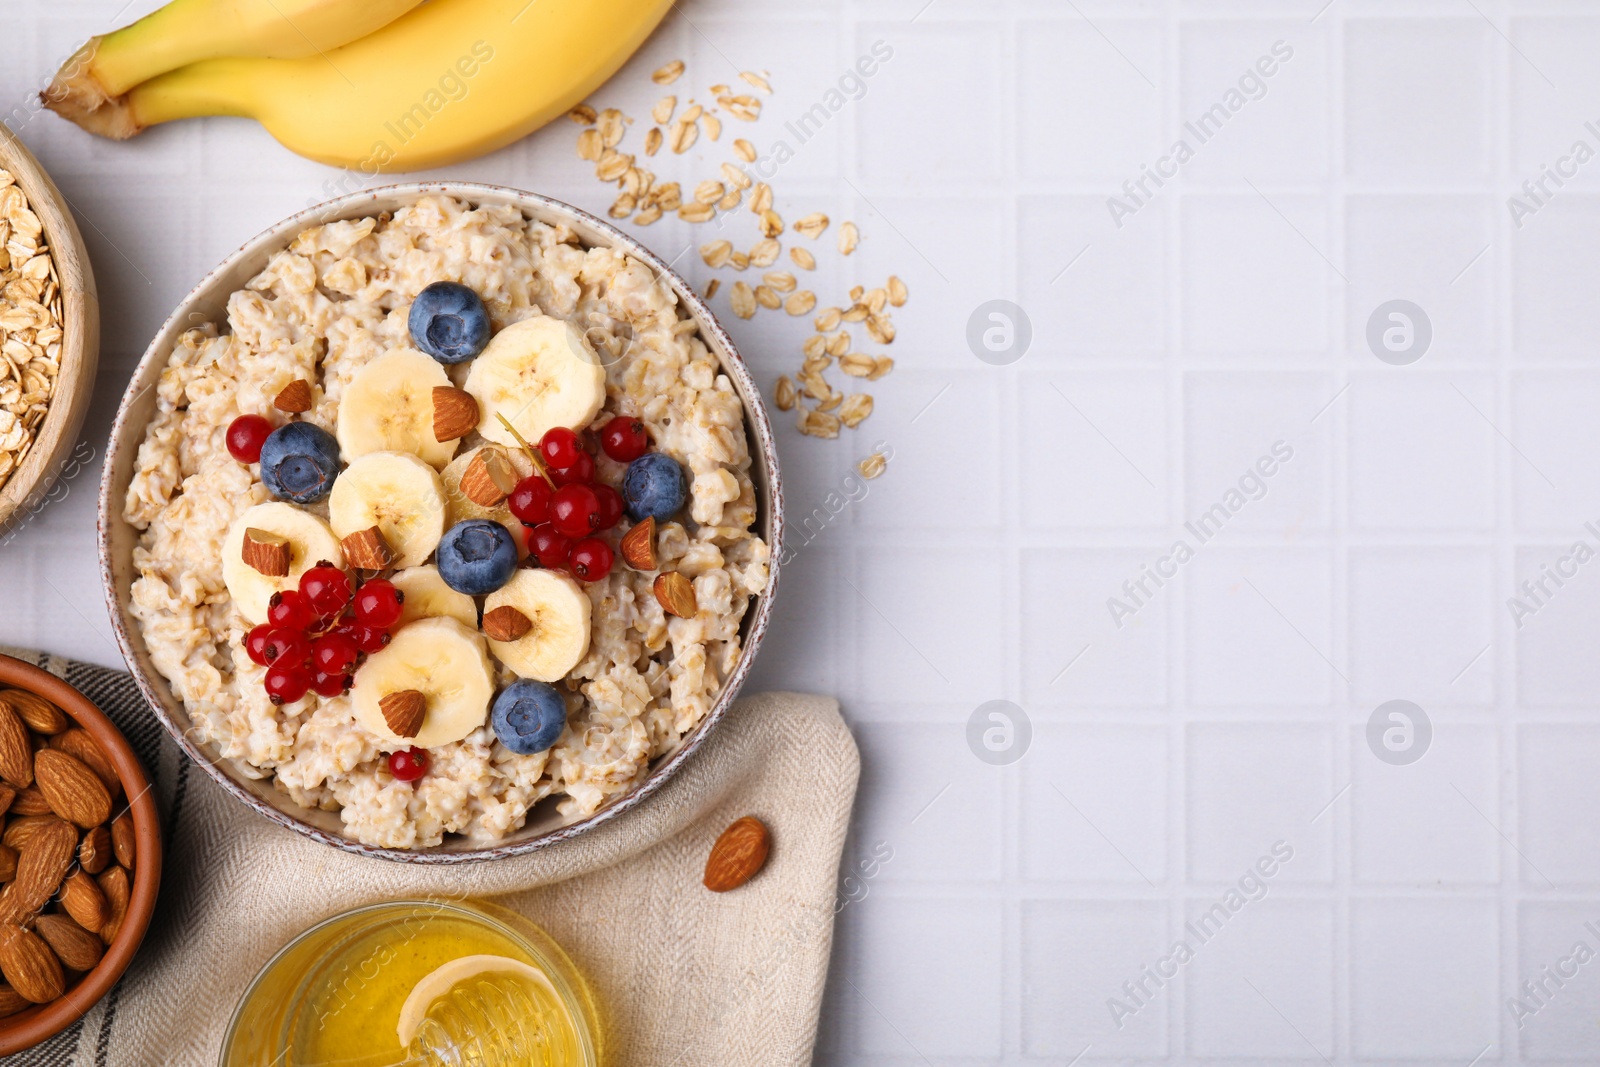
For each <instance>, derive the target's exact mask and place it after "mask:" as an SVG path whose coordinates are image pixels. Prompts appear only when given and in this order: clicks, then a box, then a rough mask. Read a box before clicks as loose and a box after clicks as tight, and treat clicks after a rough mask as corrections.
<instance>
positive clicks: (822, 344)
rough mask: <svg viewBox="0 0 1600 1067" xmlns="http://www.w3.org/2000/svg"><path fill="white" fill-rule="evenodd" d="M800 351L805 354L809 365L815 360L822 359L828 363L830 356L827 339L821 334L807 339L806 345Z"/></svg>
mask: <svg viewBox="0 0 1600 1067" xmlns="http://www.w3.org/2000/svg"><path fill="white" fill-rule="evenodd" d="M800 351H801V352H804V353H805V357H806V362H808V363H809V362H811V361H812V360H814V359H821V360H823V361H824V362H826V360H827V355H828V351H827V338H825V337H823V336H822V335H821V334H813V335H812V336H810V337H807V338H806V340H805V344H803V345H801V346H800Z"/></svg>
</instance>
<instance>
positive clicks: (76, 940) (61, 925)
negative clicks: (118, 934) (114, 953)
mask: <svg viewBox="0 0 1600 1067" xmlns="http://www.w3.org/2000/svg"><path fill="white" fill-rule="evenodd" d="M33 928H34V930H35V931H37V932H38V934H39V936H40V937H42V938H44V941H45V943H46V944H47V945H49V946H50V948H51V950H52V951H54V952H55V954H56V958H57V959H59V960H60V961H61V963H62V965H63V966H64V967H66V968H67V970H69V971H92V970H94V968H95V964H97V963H99V962H100V957H101V956H102V955H103V954H104V953H105V948H104V946H102V945H101V944H100V939H99V938H98V937H96V936H95V935H94V934H93V933H91V932H90V931H88V930H85V929H84V928H83V927H81V926H79V925H78V924H77V923H75V922H73V921H72V920H71V919H69V918H67V917H66V916H65V915H41V916H39V921H38V922H36V923H34V924H33Z"/></svg>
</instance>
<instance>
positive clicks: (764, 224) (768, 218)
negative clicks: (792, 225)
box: [757, 208, 783, 237]
mask: <svg viewBox="0 0 1600 1067" xmlns="http://www.w3.org/2000/svg"><path fill="white" fill-rule="evenodd" d="M757 226H758V227H759V228H760V230H761V236H763V237H776V236H778V235H779V234H780V233H782V232H783V216H782V215H779V214H778V213H777V212H776V211H773V210H772V209H771V208H768V209H767V210H766V211H763V212H762V213H761V218H760V220H759V221H758V222H757Z"/></svg>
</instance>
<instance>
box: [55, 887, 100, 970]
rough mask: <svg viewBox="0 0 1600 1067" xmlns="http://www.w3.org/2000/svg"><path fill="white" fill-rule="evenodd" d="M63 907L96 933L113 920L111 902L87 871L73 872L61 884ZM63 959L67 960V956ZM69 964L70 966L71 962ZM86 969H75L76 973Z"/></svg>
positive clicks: (78, 922)
mask: <svg viewBox="0 0 1600 1067" xmlns="http://www.w3.org/2000/svg"><path fill="white" fill-rule="evenodd" d="M61 907H62V908H64V909H65V910H66V913H67V914H68V915H70V916H72V918H73V920H74V921H75V922H76V923H77V924H78V925H79V926H81V927H83V928H84V929H85V930H93V931H95V932H96V933H98V932H99V930H100V928H101V927H102V926H104V925H105V924H106V920H107V919H109V918H111V903H110V901H108V900H106V895H105V894H104V893H102V892H101V891H100V884H99V883H98V882H96V881H95V880H94V879H93V878H91V877H90V876H89V874H88V872H86V871H73V872H72V873H71V874H70V875H68V876H67V880H66V881H65V882H62V883H61ZM97 943H98V942H97ZM52 944H54V942H52ZM61 958H62V959H63V960H65V959H66V957H65V956H63V957H61ZM68 962H69V965H70V961H68ZM84 969H85V968H82V967H74V968H73V970H75V971H81V970H84Z"/></svg>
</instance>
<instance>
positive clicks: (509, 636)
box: [483, 604, 533, 641]
mask: <svg viewBox="0 0 1600 1067" xmlns="http://www.w3.org/2000/svg"><path fill="white" fill-rule="evenodd" d="M531 629H533V621H532V620H531V619H529V618H528V617H527V616H526V615H524V614H523V613H522V612H520V611H518V610H517V609H516V608H514V607H512V606H511V605H510V604H502V605H501V606H500V607H498V608H495V609H494V610H493V611H490V612H485V613H484V616H483V632H484V634H486V635H487V636H488V638H489V640H491V641H515V640H517V639H518V638H519V637H522V636H523V635H524V634H526V633H527V632H528V631H529V630H531Z"/></svg>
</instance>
